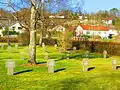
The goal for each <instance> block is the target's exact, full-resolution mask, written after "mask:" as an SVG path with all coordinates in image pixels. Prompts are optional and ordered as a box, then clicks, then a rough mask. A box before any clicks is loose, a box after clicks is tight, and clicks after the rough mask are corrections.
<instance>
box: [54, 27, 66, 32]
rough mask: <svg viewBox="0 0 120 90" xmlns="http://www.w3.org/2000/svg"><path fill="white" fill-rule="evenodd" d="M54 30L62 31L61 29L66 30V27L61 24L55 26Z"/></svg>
mask: <svg viewBox="0 0 120 90" xmlns="http://www.w3.org/2000/svg"><path fill="white" fill-rule="evenodd" d="M52 31H57V32H59V31H60V32H61V31H65V28H64V27H63V26H61V25H58V26H55V27H54V28H53V29H52Z"/></svg>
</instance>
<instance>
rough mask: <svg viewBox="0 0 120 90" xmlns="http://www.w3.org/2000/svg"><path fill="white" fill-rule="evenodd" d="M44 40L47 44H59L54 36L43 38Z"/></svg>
mask: <svg viewBox="0 0 120 90" xmlns="http://www.w3.org/2000/svg"><path fill="white" fill-rule="evenodd" d="M43 42H44V43H45V45H50V46H51V45H55V44H57V39H53V38H43Z"/></svg>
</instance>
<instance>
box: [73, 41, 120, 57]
mask: <svg viewBox="0 0 120 90" xmlns="http://www.w3.org/2000/svg"><path fill="white" fill-rule="evenodd" d="M72 47H76V48H77V49H84V50H89V51H90V52H100V53H103V51H104V50H107V52H108V54H109V55H120V43H115V42H99V41H73V42H72Z"/></svg>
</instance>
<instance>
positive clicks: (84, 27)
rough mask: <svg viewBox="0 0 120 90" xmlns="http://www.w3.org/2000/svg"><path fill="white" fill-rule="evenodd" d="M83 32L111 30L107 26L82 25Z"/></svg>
mask: <svg viewBox="0 0 120 90" xmlns="http://www.w3.org/2000/svg"><path fill="white" fill-rule="evenodd" d="M80 26H81V27H82V28H83V30H95V31H99V30H100V31H108V30H109V29H108V28H107V27H105V26H91V25H80Z"/></svg>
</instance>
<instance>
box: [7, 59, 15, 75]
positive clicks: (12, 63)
mask: <svg viewBox="0 0 120 90" xmlns="http://www.w3.org/2000/svg"><path fill="white" fill-rule="evenodd" d="M6 68H7V75H13V73H14V68H15V61H13V60H8V61H6Z"/></svg>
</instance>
